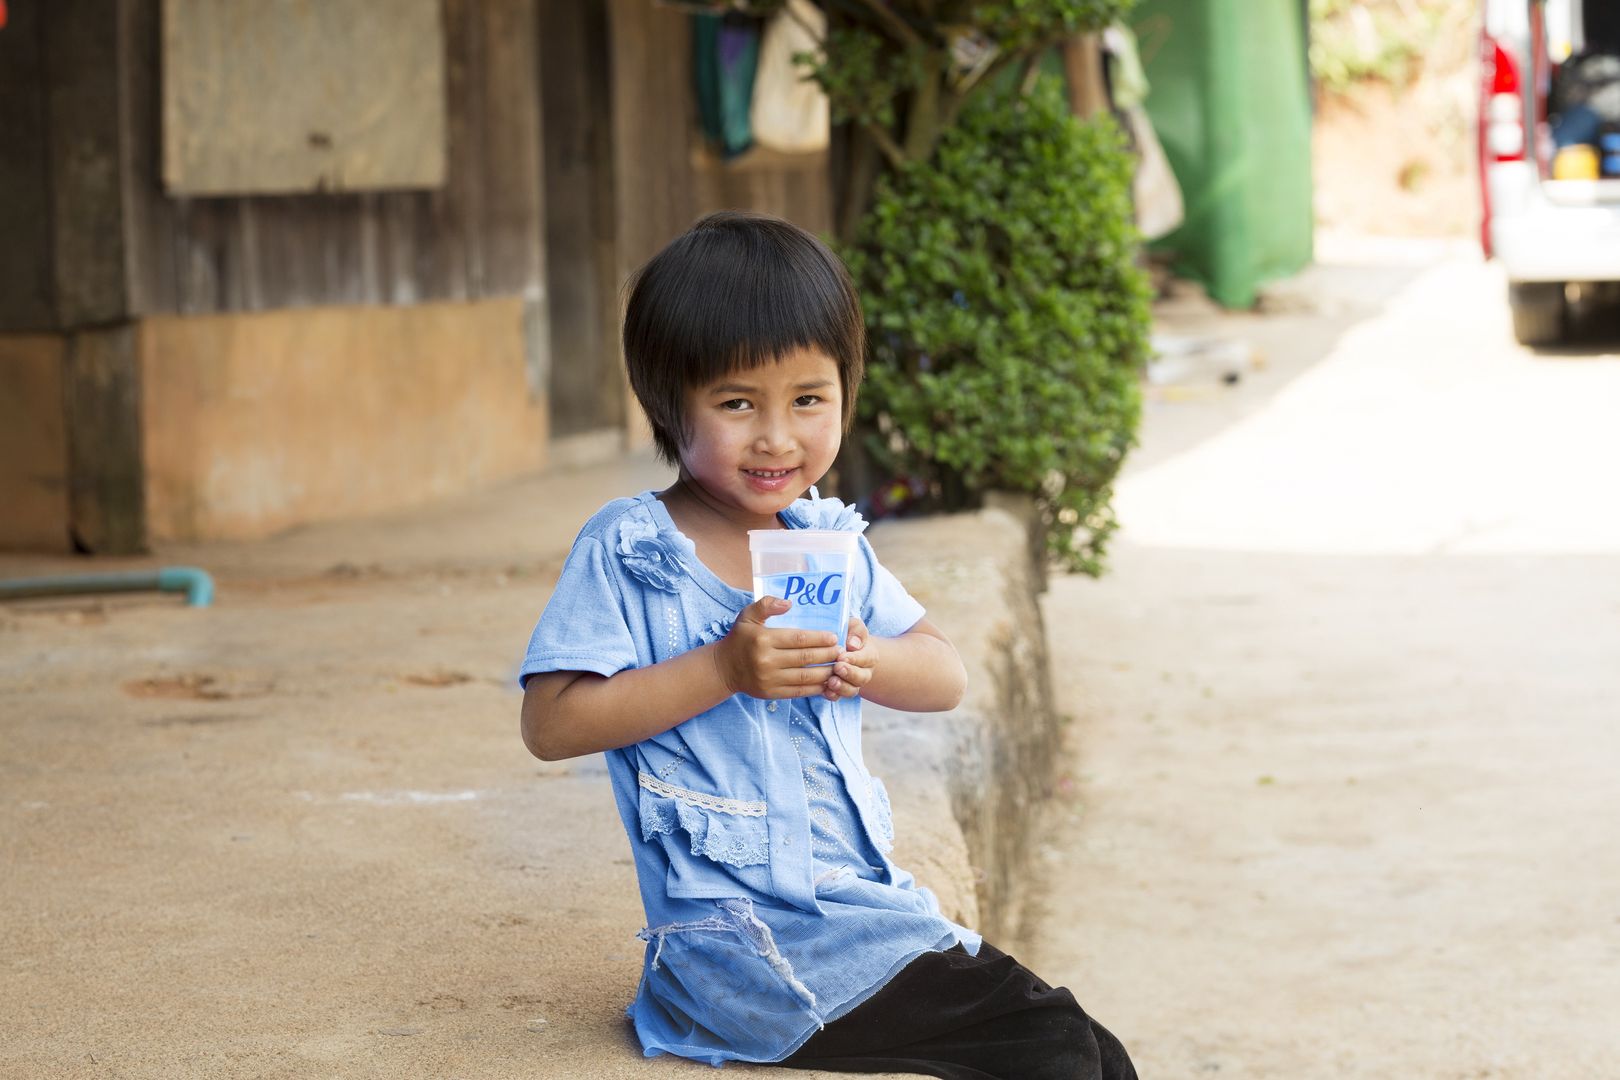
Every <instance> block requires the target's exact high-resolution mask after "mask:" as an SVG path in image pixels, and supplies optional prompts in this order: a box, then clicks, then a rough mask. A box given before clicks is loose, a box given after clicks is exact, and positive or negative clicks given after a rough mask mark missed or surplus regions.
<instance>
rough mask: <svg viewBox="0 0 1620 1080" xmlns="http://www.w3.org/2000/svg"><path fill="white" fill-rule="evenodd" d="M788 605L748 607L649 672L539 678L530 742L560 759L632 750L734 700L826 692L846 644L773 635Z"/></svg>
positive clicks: (532, 692)
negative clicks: (721, 634) (772, 622)
mask: <svg viewBox="0 0 1620 1080" xmlns="http://www.w3.org/2000/svg"><path fill="white" fill-rule="evenodd" d="M787 608H788V604H787V601H785V600H780V599H777V598H775V597H769V596H767V597H765V598H764V599H763V600H758V601H755V602H754V603H752V604H750V605H748V607H746V608H744V609H743V611H742V613H741V614H740V615H738V616H737V621H736V623H735V624H734V625H733V627H732V629H731V633H729V634H727V635H726V637H725V638H724V639H723V640H721V641H719V642H716V643H715V644H713V645H704V646H701V647H699V648H696V649H693V650H691V651H690V652H686V653H682V654H681V655H680V656H677V657H673V658H672V659H669V660H665V661H663V662H662V663H658V664H653V665H651V666H650V667H645V668H632V669H629V670H626V671H621V672H618V673H617V674H615V675H612V676H609V677H604V676H601V675H597V674H595V673H593V672H583V671H550V672H543V673H541V674H537V675H531V676H530V677H529V679H528V681H527V682H526V683H525V684H524V689H523V713H522V728H523V745H525V746H527V747H528V748H529V752H530V753H531V754H533V755H534V756H535V757H537V758H541V759H542V760H545V761H558V760H561V759H563V758H571V757H579V756H581V755H583V754H594V753H598V752H600V751H603V750H615V749H618V748H619V747H621V746H630V745H632V744H633V743H638V742H640V741H641V740H643V739H647V738H651V737H652V736H654V735H658V734H661V733H662V732H665V731H668V730H669V729H670V728H672V727H675V726H676V725H677V724H680V723H682V722H684V721H686V720H689V719H691V718H692V717H694V716H696V715H698V714H699V713H701V712H706V711H708V710H709V709H712V708H714V707H715V706H716V705H718V704H720V703H721V702H722V701H724V700H725V699H726V698H728V697H730V696H731V695H732V694H739V693H740V694H747V695H749V696H750V697H757V698H791V697H810V696H812V695H815V694H819V693H821V691H822V686H823V684H824V683H825V682H826V681H827V677H828V675H829V673H830V672H831V670H832V669H831V668H829V667H825V666H816V665H826V664H829V663H831V662H832V661H833V660H835V659H837V657H838V656H839V652H838V644H837V642H838V638H837V636H836V635H834V634H830V633H825V632H819V631H813V630H777V629H768V628H767V627H766V626H765V620H766V619H767V618H769V617H771V616H772V615H779V614H781V613H782V612H783V611H786V610H787Z"/></svg>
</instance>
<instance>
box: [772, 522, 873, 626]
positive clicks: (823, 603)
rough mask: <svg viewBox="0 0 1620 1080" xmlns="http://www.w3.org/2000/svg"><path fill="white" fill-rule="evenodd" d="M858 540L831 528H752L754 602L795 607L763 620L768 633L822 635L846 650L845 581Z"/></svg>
mask: <svg viewBox="0 0 1620 1080" xmlns="http://www.w3.org/2000/svg"><path fill="white" fill-rule="evenodd" d="M859 543H860V536H859V534H857V533H852V532H839V531H837V530H834V529H755V530H750V531H749V533H748V550H749V553H750V554H751V555H752V557H753V563H754V599H755V600H761V599H763V598H765V597H767V596H777V597H780V598H782V599H783V600H786V601H787V602H788V603H790V604H792V605H793V606H792V607H790V608H788V609H787V610H786V611H784V612H783V613H782V614H780V615H773V616H771V617H770V618H769V619H767V620H765V625H766V626H769V627H772V628H781V627H788V628H792V629H797V630H825V631H828V632H830V633H833V634H836V635H838V647H839V648H840V649H842V648H843V647H844V635H845V632H846V631H847V630H848V629H849V578H850V569H851V567H852V566H853V565H854V563H855V551H856V548H857V545H858V544H859Z"/></svg>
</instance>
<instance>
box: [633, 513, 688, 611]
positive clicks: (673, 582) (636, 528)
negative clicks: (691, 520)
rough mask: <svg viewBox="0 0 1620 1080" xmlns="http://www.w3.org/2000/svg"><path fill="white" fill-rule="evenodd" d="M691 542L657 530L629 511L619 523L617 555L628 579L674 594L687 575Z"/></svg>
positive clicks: (649, 520)
mask: <svg viewBox="0 0 1620 1080" xmlns="http://www.w3.org/2000/svg"><path fill="white" fill-rule="evenodd" d="M690 547H691V542H690V541H688V540H687V539H686V538H685V537H683V536H681V535H680V534H679V533H676V532H668V531H664V530H660V529H659V528H658V525H657V524H656V523H655V522H654V521H653V520H652V517H651V516H650V515H648V514H647V513H645V512H644V511H642V512H637V511H631V512H630V513H628V514H626V515H625V516H624V518H623V519H622V520H620V522H619V546H618V555H619V558H620V560H622V561H623V562H624V568H625V569H626V570H628V571H629V572H630V575H631V576H632V577H634V578H636V579H638V580H640V581H642V582H644V583H646V584H648V585H651V586H652V587H653V588H655V589H661V590H663V591H664V592H675V591H677V590H678V589H679V588H680V585H679V583H678V579H679V578H680V576H681V575H683V574H686V573H689V572H690V568H689V566H688V563H687V557H688V556H689V555H690V554H691V552H690V550H689V549H690Z"/></svg>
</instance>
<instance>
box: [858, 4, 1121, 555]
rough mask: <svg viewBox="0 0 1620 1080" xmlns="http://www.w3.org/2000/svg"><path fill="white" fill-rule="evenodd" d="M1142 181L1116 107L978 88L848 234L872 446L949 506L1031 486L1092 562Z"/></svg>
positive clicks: (1104, 507) (1042, 89)
mask: <svg viewBox="0 0 1620 1080" xmlns="http://www.w3.org/2000/svg"><path fill="white" fill-rule="evenodd" d="M1001 6H1004V7H1006V8H1008V9H1012V8H1015V7H1017V6H1019V5H1017V4H1012V3H1009V4H1006V5H1001ZM1130 177H1131V164H1130V160H1129V158H1128V156H1127V155H1126V153H1125V150H1124V145H1123V141H1122V137H1121V135H1120V133H1119V131H1118V129H1117V127H1116V126H1115V125H1114V124H1113V122H1112V121H1111V120H1109V119H1106V118H1105V119H1101V120H1096V121H1091V122H1085V123H1082V122H1081V121H1079V120H1076V119H1075V118H1074V117H1073V115H1072V114H1071V113H1070V110H1069V107H1068V103H1067V101H1066V100H1065V98H1064V95H1063V92H1062V90H1061V87H1060V86H1059V85H1057V83H1056V82H1055V81H1049V80H1041V81H1040V82H1038V83H1036V85H1035V87H1034V89H1033V90H1032V91H1031V93H1030V94H1029V95H1028V96H1027V97H1022V96H1020V95H1018V94H1017V93H1016V92H1014V93H1001V94H997V95H983V96H981V97H979V98H978V99H977V100H975V101H974V102H973V103H972V104H970V105H969V106H968V107H967V108H966V109H965V110H964V111H963V112H962V114H961V116H960V118H959V121H958V123H957V124H956V125H955V126H954V127H953V128H952V129H951V130H950V131H948V132H946V133H945V134H944V135H943V137H942V138H941V140H940V142H939V144H938V147H937V149H936V151H935V153H934V154H933V155H932V156H931V158H930V159H928V160H925V161H915V162H908V163H906V164H904V165H902V166H901V167H899V168H898V169H895V170H893V171H892V172H891V173H889V174H888V175H887V176H886V177H885V178H884V179H883V180H882V181H881V182H880V183H879V185H878V188H877V193H876V201H875V203H874V205H873V206H872V209H871V211H870V213H869V214H868V215H867V216H866V218H865V220H864V222H863V225H862V227H861V229H860V230H859V233H858V235H857V237H856V241H855V243H854V244H853V245H850V246H848V247H847V249H846V256H847V258H848V261H849V264H850V269H851V271H852V272H853V273H854V275H855V277H856V281H857V283H858V284H859V286H860V290H861V295H862V299H863V303H864V304H865V305H866V317H867V323H868V331H869V334H870V337H871V353H870V358H869V366H868V381H867V386H866V388H865V390H864V391H863V393H862V398H861V409H862V420H863V430H864V435H863V438H864V442H865V445H866V448H867V450H868V451H869V452H870V454H871V455H872V456H873V458H874V459H875V460H876V461H877V462H878V463H879V464H880V465H881V466H883V467H884V468H885V471H887V472H888V474H889V475H891V476H902V477H906V476H919V477H922V478H924V479H925V480H926V482H927V484H928V487H929V490H930V493H931V495H932V501H933V502H934V503H935V504H936V505H937V506H938V507H939V508H941V509H957V508H962V507H965V506H971V505H973V504H974V502H975V501H976V500H977V497H978V495H977V493H981V492H983V491H986V490H990V489H1000V490H1011V491H1022V492H1027V493H1029V494H1031V495H1033V496H1035V499H1036V503H1037V506H1038V507H1039V509H1040V511H1041V515H1042V519H1043V522H1044V524H1045V526H1046V529H1047V539H1048V547H1049V549H1050V551H1051V552H1052V553H1053V554H1054V555H1055V556H1057V557H1058V558H1059V559H1060V560H1061V561H1062V562H1064V563H1065V564H1066V565H1067V566H1069V567H1070V568H1072V569H1078V570H1083V571H1086V572H1089V573H1096V572H1098V570H1099V568H1100V565H1101V557H1102V555H1103V550H1104V547H1105V544H1106V541H1107V538H1108V536H1109V534H1110V533H1111V532H1112V531H1113V529H1114V524H1115V523H1114V519H1113V516H1112V512H1111V510H1110V508H1109V497H1110V493H1111V488H1110V484H1111V482H1112V480H1113V477H1114V475H1115V474H1116V473H1117V471H1118V470H1119V467H1120V464H1121V462H1122V460H1123V458H1124V455H1125V452H1126V450H1127V449H1128V448H1129V447H1130V446H1131V444H1132V442H1133V441H1134V436H1133V433H1134V431H1135V428H1136V422H1137V419H1138V415H1139V413H1140V394H1139V386H1138V378H1139V373H1140V366H1141V364H1142V363H1143V362H1144V360H1145V358H1146V352H1147V340H1146V339H1147V328H1148V323H1149V312H1148V287H1147V282H1146V279H1145V276H1144V274H1143V273H1142V272H1141V270H1140V269H1139V268H1138V267H1137V266H1136V265H1135V262H1134V259H1135V255H1136V250H1137V237H1136V235H1135V231H1134V229H1133V228H1132V226H1131V221H1132V211H1131V204H1130Z"/></svg>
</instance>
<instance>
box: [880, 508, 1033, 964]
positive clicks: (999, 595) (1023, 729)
mask: <svg viewBox="0 0 1620 1080" xmlns="http://www.w3.org/2000/svg"><path fill="white" fill-rule="evenodd" d="M871 540H872V544H873V546H874V547H875V548H876V549H877V551H878V553H879V556H880V557H881V558H882V559H883V562H884V565H885V566H887V567H888V568H889V569H890V570H891V571H893V572H894V574H895V575H896V576H897V577H899V578H900V580H901V581H902V582H904V583H905V585H906V587H907V589H908V590H909V591H910V592H911V593H912V594H913V595H914V596H916V597H917V598H918V599H919V600H920V601H921V602H922V603H923V605H924V606H925V607H926V608H927V609H928V614H929V618H930V619H931V620H932V621H933V622H934V623H935V625H937V626H939V627H940V628H941V629H942V630H944V631H945V632H946V633H947V634H948V635H949V636H950V637H951V640H952V641H953V642H954V643H955V645H956V647H957V650H958V651H959V652H960V653H961V654H962V659H963V662H964V664H965V665H966V667H967V671H968V691H967V695H966V696H965V698H964V699H963V701H962V704H961V705H960V706H958V707H957V708H956V709H954V710H952V711H951V712H949V713H946V714H943V715H941V714H923V715H913V714H907V713H899V712H895V711H894V710H892V709H885V708H883V707H881V706H875V705H867V706H866V707H865V710H864V711H863V718H864V721H865V725H866V748H867V757H868V764H869V765H870V766H871V768H872V770H873V771H874V772H876V773H878V774H879V775H881V776H883V778H884V782H885V784H886V785H887V786H888V788H889V790H890V792H891V793H892V795H893V801H894V804H895V814H896V830H895V831H896V835H897V842H896V851H895V856H896V858H897V860H898V861H899V863H900V865H901V866H904V867H906V868H907V869H909V870H911V871H912V872H913V873H914V874H916V875H917V877H918V880H919V881H920V882H922V883H923V884H925V885H927V886H928V887H929V888H931V889H933V890H934V891H935V892H936V893H937V894H938V895H939V898H940V903H941V905H942V907H944V909H945V911H946V913H947V914H948V915H950V916H951V917H953V918H956V919H958V920H960V921H962V922H964V923H965V924H967V925H970V926H973V927H975V928H976V929H978V930H979V931H980V932H982V933H983V934H984V935H985V936H986V937H987V938H990V939H991V940H993V941H997V942H999V943H1001V944H1002V945H1003V947H1006V948H1011V947H1012V943H1014V942H1016V941H1017V937H1018V933H1019V929H1020V920H1021V908H1020V904H1021V900H1022V896H1021V891H1020V889H1019V881H1020V878H1021V877H1022V875H1023V874H1024V873H1025V871H1026V870H1027V867H1028V858H1029V850H1030V840H1031V834H1032V831H1033V826H1034V823H1035V821H1034V819H1035V814H1034V813H1033V810H1034V807H1035V806H1036V805H1037V804H1038V803H1039V801H1040V800H1041V799H1042V798H1043V797H1044V796H1045V794H1046V792H1047V791H1048V789H1049V786H1050V782H1051V772H1052V768H1053V763H1054V762H1055V760H1056V751H1057V747H1058V725H1057V720H1056V716H1055V713H1054V711H1053V707H1052V692H1051V678H1050V672H1049V671H1048V669H1047V650H1046V633H1045V629H1044V627H1043V624H1042V621H1041V611H1040V606H1039V604H1038V602H1037V593H1038V589H1039V587H1040V584H1041V582H1042V580H1043V579H1042V577H1041V576H1040V574H1039V570H1040V567H1038V566H1037V565H1036V564H1035V562H1034V560H1033V559H1032V558H1031V557H1030V554H1029V552H1030V547H1029V531H1028V529H1027V528H1026V527H1025V525H1024V524H1023V523H1021V522H1020V521H1018V520H1017V519H1016V518H1014V517H1013V515H1012V514H1010V513H1008V512H1007V511H1006V510H1002V509H986V510H980V511H977V512H975V513H970V514H953V515H949V516H945V517H937V518H926V519H920V520H916V521H899V522H893V523H885V524H882V525H879V526H876V527H874V528H873V529H872V530H871Z"/></svg>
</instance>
